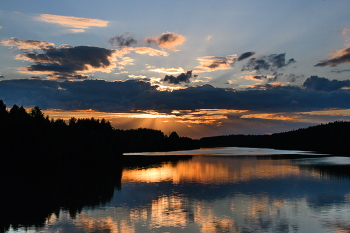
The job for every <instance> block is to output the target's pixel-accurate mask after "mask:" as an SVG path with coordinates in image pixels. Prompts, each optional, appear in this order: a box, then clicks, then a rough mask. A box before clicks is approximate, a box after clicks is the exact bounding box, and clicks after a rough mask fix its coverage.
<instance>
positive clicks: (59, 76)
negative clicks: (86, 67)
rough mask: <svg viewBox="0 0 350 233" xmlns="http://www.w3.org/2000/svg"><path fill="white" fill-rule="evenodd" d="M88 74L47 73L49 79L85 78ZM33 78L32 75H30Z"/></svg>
mask: <svg viewBox="0 0 350 233" xmlns="http://www.w3.org/2000/svg"><path fill="white" fill-rule="evenodd" d="M88 77H89V76H88V75H84V74H59V75H48V76H47V78H49V79H60V80H68V79H87V78H88ZM32 78H33V77H32Z"/></svg>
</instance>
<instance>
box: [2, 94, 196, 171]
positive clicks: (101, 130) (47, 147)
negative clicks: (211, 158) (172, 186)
mask: <svg viewBox="0 0 350 233" xmlns="http://www.w3.org/2000/svg"><path fill="white" fill-rule="evenodd" d="M0 132H1V133H0V140H1V144H2V152H1V153H2V163H1V164H2V166H5V167H8V166H10V167H18V166H21V165H24V166H25V167H28V166H32V167H40V169H41V168H42V165H45V166H46V167H52V166H54V167H57V166H59V167H61V168H64V167H67V166H74V167H75V166H78V165H79V166H82V165H89V164H94V165H96V163H98V162H102V163H103V162H106V161H107V160H110V159H113V160H120V158H121V156H122V154H123V153H125V152H141V151H170V150H183V149H195V148H199V144H198V141H196V140H192V139H191V138H188V137H180V136H179V135H178V134H177V133H176V132H172V133H171V134H170V135H169V136H168V135H165V134H164V133H163V132H161V131H159V130H153V129H144V128H139V129H130V130H121V129H114V128H113V127H112V126H111V124H110V122H108V121H106V120H105V119H101V120H100V119H94V118H83V119H76V118H74V117H72V118H70V119H69V120H68V121H67V122H66V121H64V120H62V119H50V118H49V116H45V115H44V114H43V112H42V111H41V109H40V108H39V107H38V106H36V107H34V108H32V109H31V110H30V111H29V112H27V111H26V109H25V108H23V106H21V107H19V106H17V105H13V106H12V108H10V109H9V110H8V109H7V107H6V105H5V103H4V102H3V101H1V100H0Z"/></svg>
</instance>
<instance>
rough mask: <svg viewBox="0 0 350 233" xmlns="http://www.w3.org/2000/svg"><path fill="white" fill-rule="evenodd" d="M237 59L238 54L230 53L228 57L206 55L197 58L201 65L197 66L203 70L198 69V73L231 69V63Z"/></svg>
mask: <svg viewBox="0 0 350 233" xmlns="http://www.w3.org/2000/svg"><path fill="white" fill-rule="evenodd" d="M236 59H237V55H236V54H232V55H228V56H226V57H215V56H205V57H200V58H197V60H198V61H199V63H200V65H199V66H197V67H196V68H199V69H201V70H199V71H197V70H196V73H200V72H211V71H216V70H227V69H231V65H232V64H233V63H234V62H235V61H236Z"/></svg>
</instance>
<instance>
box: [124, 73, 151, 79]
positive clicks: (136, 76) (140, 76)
mask: <svg viewBox="0 0 350 233" xmlns="http://www.w3.org/2000/svg"><path fill="white" fill-rule="evenodd" d="M128 77H129V78H136V79H144V78H147V76H144V75H134V74H129V75H128Z"/></svg>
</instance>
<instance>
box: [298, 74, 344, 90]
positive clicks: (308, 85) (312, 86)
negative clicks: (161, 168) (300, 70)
mask: <svg viewBox="0 0 350 233" xmlns="http://www.w3.org/2000/svg"><path fill="white" fill-rule="evenodd" d="M303 87H304V88H305V89H308V90H314V91H336V90H340V89H342V88H348V87H350V80H344V81H339V80H332V81H331V80H329V79H326V78H323V77H318V76H311V77H309V78H308V79H306V80H305V82H304V84H303Z"/></svg>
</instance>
